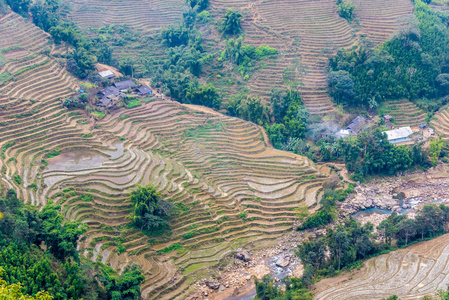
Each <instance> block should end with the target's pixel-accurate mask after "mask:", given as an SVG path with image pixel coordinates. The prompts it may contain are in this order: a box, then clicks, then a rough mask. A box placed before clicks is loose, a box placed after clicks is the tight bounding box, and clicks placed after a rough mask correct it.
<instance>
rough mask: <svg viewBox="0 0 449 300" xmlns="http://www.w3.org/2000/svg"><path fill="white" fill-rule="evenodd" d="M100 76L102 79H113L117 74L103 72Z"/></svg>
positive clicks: (108, 71) (109, 71)
mask: <svg viewBox="0 0 449 300" xmlns="http://www.w3.org/2000/svg"><path fill="white" fill-rule="evenodd" d="M98 74H99V75H100V76H101V78H107V79H111V78H114V77H115V74H114V73H113V72H112V71H111V70H105V71H101V72H98Z"/></svg>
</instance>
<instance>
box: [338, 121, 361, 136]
mask: <svg viewBox="0 0 449 300" xmlns="http://www.w3.org/2000/svg"><path fill="white" fill-rule="evenodd" d="M365 123H366V119H365V118H364V117H362V116H358V117H356V118H355V119H354V120H352V121H351V122H350V123H349V124H348V126H346V128H345V129H341V130H340V131H339V132H337V133H336V134H335V135H336V137H337V138H345V137H348V136H350V135H357V133H359V131H360V129H362V126H363V125H364V124H365Z"/></svg>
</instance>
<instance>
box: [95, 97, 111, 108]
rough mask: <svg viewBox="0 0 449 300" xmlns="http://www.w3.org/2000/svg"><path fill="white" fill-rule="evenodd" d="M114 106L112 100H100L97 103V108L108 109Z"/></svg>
mask: <svg viewBox="0 0 449 300" xmlns="http://www.w3.org/2000/svg"><path fill="white" fill-rule="evenodd" d="M113 105H114V100H112V98H101V99H100V100H98V102H97V106H99V107H104V108H108V107H111V106H113Z"/></svg>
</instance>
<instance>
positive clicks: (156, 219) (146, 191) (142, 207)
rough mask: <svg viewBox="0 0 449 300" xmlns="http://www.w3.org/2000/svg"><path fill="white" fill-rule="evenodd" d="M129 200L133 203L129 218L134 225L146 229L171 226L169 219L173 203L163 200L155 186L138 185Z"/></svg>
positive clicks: (151, 229)
mask: <svg viewBox="0 0 449 300" xmlns="http://www.w3.org/2000/svg"><path fill="white" fill-rule="evenodd" d="M129 201H130V202H131V203H132V204H133V212H132V214H131V215H130V216H129V218H130V219H131V222H132V224H133V225H134V226H136V227H138V228H140V229H141V230H146V231H154V230H161V229H167V228H168V227H169V225H168V221H167V219H168V217H169V216H170V215H171V213H172V210H173V204H172V203H171V202H169V201H166V200H163V199H162V197H161V195H160V193H158V192H157V191H156V188H155V187H154V186H152V185H148V186H145V187H142V186H138V187H137V189H136V190H134V191H133V192H132V193H131V198H130V199H129Z"/></svg>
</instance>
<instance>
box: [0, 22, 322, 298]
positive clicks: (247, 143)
mask: <svg viewBox="0 0 449 300" xmlns="http://www.w3.org/2000/svg"><path fill="white" fill-rule="evenodd" d="M4 20H8V22H2V23H1V25H0V30H2V32H8V34H10V35H11V36H12V38H11V40H9V41H8V44H7V45H2V47H3V48H0V51H2V50H3V51H2V57H3V59H4V60H5V63H4V65H3V67H2V69H1V71H0V72H1V74H5V73H6V72H8V74H11V75H12V76H14V77H13V78H14V79H15V80H8V81H6V82H5V83H4V84H2V86H0V91H1V93H2V94H1V96H0V126H1V134H0V149H1V156H0V169H1V170H2V172H1V173H0V187H1V190H3V191H4V190H5V189H6V188H13V189H14V190H16V191H17V192H18V194H19V195H20V197H21V198H22V199H24V200H25V202H27V203H29V204H33V205H36V206H42V205H44V204H46V203H47V202H49V201H50V200H52V201H55V202H57V203H60V204H61V205H62V206H63V212H64V214H65V216H66V217H67V219H69V220H74V219H76V220H80V221H82V222H85V223H87V224H89V225H90V227H89V231H88V233H87V234H86V240H85V241H84V242H83V243H82V244H81V245H80V251H81V253H82V254H83V255H85V256H86V257H88V258H90V259H92V260H94V261H101V262H103V263H106V264H108V265H110V266H111V267H113V268H115V269H118V270H122V269H123V268H124V267H126V266H127V265H130V264H132V263H135V264H138V265H140V266H141V267H142V269H143V270H144V272H145V275H146V278H147V280H146V282H145V283H144V284H143V286H142V292H143V295H144V296H145V297H146V298H148V299H174V298H176V296H178V295H183V294H186V293H188V292H190V291H189V289H190V288H191V284H192V282H193V281H195V280H196V279H197V278H198V277H199V276H200V275H199V274H202V273H201V272H202V270H204V269H205V268H207V267H208V266H212V265H216V264H217V263H218V262H219V260H220V259H221V258H223V257H224V256H225V255H228V254H230V253H232V252H233V251H235V249H237V248H239V247H242V246H244V245H248V244H250V243H252V242H254V241H258V242H260V241H263V240H273V239H275V238H276V237H278V236H279V235H281V234H283V233H284V232H286V231H288V230H291V227H292V225H293V223H294V221H295V219H296V213H297V212H296V211H295V209H296V208H297V207H298V204H300V203H306V205H307V206H309V207H311V208H312V209H314V208H316V206H317V201H318V199H319V197H320V194H321V191H322V183H323V181H324V180H325V179H326V175H325V174H322V173H321V172H320V171H318V170H317V169H316V167H315V166H314V164H313V163H312V162H311V161H309V160H308V159H307V158H304V157H301V156H297V155H294V154H291V153H287V152H282V151H278V150H274V149H273V148H271V147H270V146H267V141H265V139H264V136H263V132H262V131H261V128H260V127H259V126H256V125H254V124H252V123H249V122H245V121H242V120H240V119H236V118H231V117H227V116H224V115H221V114H219V113H216V112H213V111H209V110H206V111H204V108H198V107H194V106H183V105H181V104H179V103H177V102H171V101H147V102H143V105H142V106H140V107H136V108H134V109H124V108H122V109H121V110H119V111H115V112H114V113H111V114H107V115H106V117H105V118H104V119H103V120H101V121H98V122H96V124H92V123H89V120H88V119H87V117H86V116H85V112H81V111H67V110H66V109H64V108H63V107H62V105H61V103H62V101H61V100H62V99H63V98H65V97H66V96H69V95H70V94H72V93H73V91H74V90H75V89H77V82H76V80H75V79H74V78H73V77H71V76H70V75H69V74H68V73H67V72H66V71H65V70H64V69H63V68H61V67H60V65H59V63H57V62H56V61H55V59H54V58H53V57H51V56H49V53H50V49H52V47H53V46H52V44H51V41H49V40H48V39H47V36H46V35H45V34H43V33H42V32H41V31H40V30H39V29H37V28H36V27H34V26H33V25H32V24H31V23H28V22H25V21H24V20H23V19H22V18H20V17H19V16H17V15H15V14H9V15H7V16H6V17H5V18H4ZM8 24H10V25H8ZM1 26H3V27H1ZM12 28H16V29H15V30H12ZM8 30H9V31H8ZM26 32H28V33H31V32H32V33H33V34H26ZM14 35H16V36H14ZM23 37H25V38H23ZM27 37H28V39H27ZM5 46H8V47H9V48H8V49H6V47H5ZM5 49H6V50H5ZM29 49H30V50H29ZM148 183H151V184H153V185H155V186H156V187H157V189H158V190H159V191H161V192H162V194H163V196H164V198H167V199H172V200H173V202H174V203H176V204H177V215H176V216H175V217H174V218H173V220H172V224H171V226H172V230H171V234H166V235H163V236H161V237H148V236H146V235H144V234H142V232H140V231H139V230H135V229H133V228H131V227H129V226H128V223H129V220H128V219H127V218H126V216H127V215H128V214H129V213H130V212H131V207H130V203H129V202H127V201H126V200H127V199H128V198H129V193H130V192H131V191H132V190H133V189H134V188H135V187H136V185H138V184H140V185H147V184H148ZM170 245H180V246H181V247H182V248H181V249H179V250H178V251H173V252H170V253H168V254H166V255H162V254H159V253H158V252H157V251H159V250H163V249H165V248H166V247H169V246H170ZM177 247H178V246H177ZM166 252H167V251H166Z"/></svg>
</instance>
